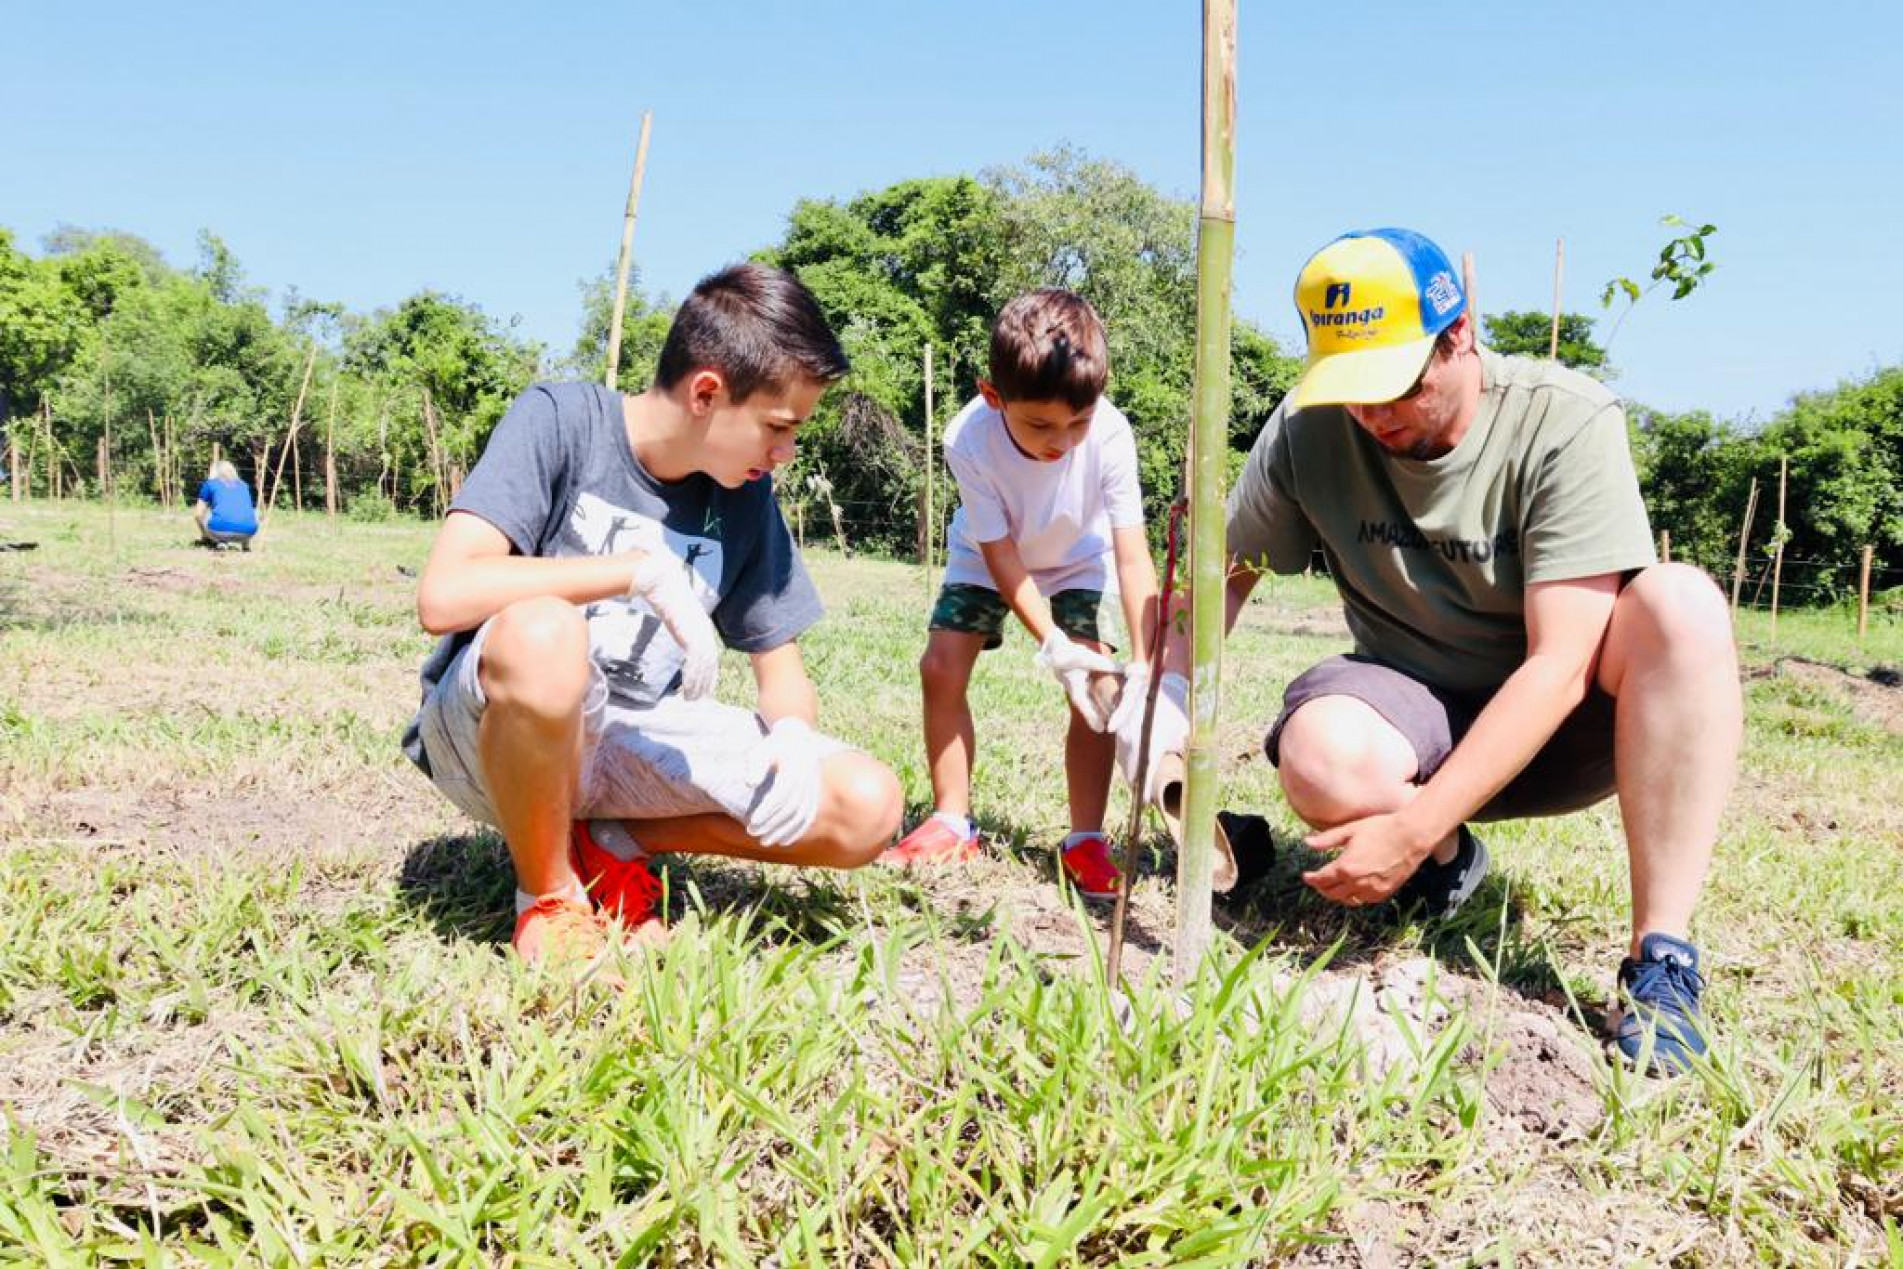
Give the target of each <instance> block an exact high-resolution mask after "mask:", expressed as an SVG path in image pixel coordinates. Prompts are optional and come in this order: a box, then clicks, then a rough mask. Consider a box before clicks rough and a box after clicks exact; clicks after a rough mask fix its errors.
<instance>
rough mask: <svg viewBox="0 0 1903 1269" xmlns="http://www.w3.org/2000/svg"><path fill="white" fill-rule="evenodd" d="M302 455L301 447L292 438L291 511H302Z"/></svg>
mask: <svg viewBox="0 0 1903 1269" xmlns="http://www.w3.org/2000/svg"><path fill="white" fill-rule="evenodd" d="M303 454H304V450H303V447H302V446H300V445H299V444H298V443H297V439H296V438H295V437H293V438H292V439H291V510H293V511H302V510H303V509H304V464H303V462H302V461H301V460H302V458H303Z"/></svg>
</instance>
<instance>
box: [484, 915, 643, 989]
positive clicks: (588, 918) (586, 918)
mask: <svg viewBox="0 0 1903 1269" xmlns="http://www.w3.org/2000/svg"><path fill="white" fill-rule="evenodd" d="M510 942H511V943H513V944H514V946H515V954H516V955H517V956H520V957H521V958H522V960H523V961H524V962H525V963H527V964H530V965H539V966H542V967H544V968H547V969H554V970H560V971H563V972H572V973H575V974H577V975H579V976H584V977H587V978H590V979H592V980H593V981H595V982H598V983H601V984H602V985H603V986H609V987H622V986H626V982H625V980H623V979H622V977H621V975H619V974H617V973H615V972H614V971H613V970H612V969H608V968H605V967H604V966H603V964H602V962H603V961H605V960H606V959H607V958H608V955H609V949H610V943H609V932H608V929H607V927H606V926H605V925H604V924H603V922H602V919H601V917H599V916H598V915H596V913H595V912H594V911H593V910H592V909H591V908H589V906H588V905H587V904H585V903H577V902H576V901H575V900H573V899H565V898H563V897H562V896H561V895H558V894H545V895H543V896H542V897H541V898H540V899H537V900H536V901H535V906H534V907H532V908H530V909H529V910H528V911H526V912H524V913H522V914H521V915H520V916H518V917H516V919H515V937H514V938H513V939H511V940H510Z"/></svg>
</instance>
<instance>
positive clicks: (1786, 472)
mask: <svg viewBox="0 0 1903 1269" xmlns="http://www.w3.org/2000/svg"><path fill="white" fill-rule="evenodd" d="M1790 474H1791V460H1790V458H1789V457H1788V456H1786V457H1784V458H1780V459H1778V460H1777V547H1776V553H1775V554H1773V555H1772V556H1771V639H1772V640H1773V641H1774V642H1775V641H1776V639H1777V590H1778V586H1779V585H1780V584H1781V583H1782V582H1783V581H1784V539H1785V537H1786V535H1787V533H1788V530H1786V529H1785V527H1784V491H1785V488H1786V487H1787V486H1788V485H1789V483H1790Z"/></svg>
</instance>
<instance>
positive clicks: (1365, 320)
mask: <svg viewBox="0 0 1903 1269" xmlns="http://www.w3.org/2000/svg"><path fill="white" fill-rule="evenodd" d="M1295 308H1296V310H1297V311H1298V312H1300V313H1301V315H1302V327H1303V329H1304V330H1305V331H1307V333H1308V366H1307V368H1306V369H1305V370H1303V372H1302V379H1301V382H1300V383H1297V384H1296V385H1295V390H1294V391H1293V392H1292V393H1290V394H1289V396H1290V400H1289V408H1290V409H1291V410H1297V409H1305V408H1307V407H1308V406H1311V405H1364V404H1371V403H1374V402H1379V401H1392V400H1394V399H1395V398H1396V397H1398V396H1400V395H1401V394H1402V393H1404V392H1406V391H1407V390H1408V389H1409V388H1411V387H1413V386H1414V383H1415V381H1416V380H1417V379H1419V378H1420V376H1421V372H1422V371H1423V370H1424V369H1426V367H1427V358H1428V355H1429V354H1431V353H1432V352H1433V351H1434V337H1435V336H1437V335H1439V334H1440V333H1441V332H1442V331H1444V330H1446V329H1447V328H1448V327H1449V326H1452V325H1453V324H1454V323H1455V322H1456V321H1457V320H1459V318H1460V315H1461V314H1462V313H1464V312H1466V311H1467V297H1466V295H1464V294H1463V293H1462V292H1461V289H1460V279H1459V276H1458V275H1457V274H1456V273H1455V272H1454V267H1453V265H1452V264H1450V263H1448V260H1447V253H1446V252H1444V251H1442V250H1441V249H1440V248H1439V247H1437V246H1435V245H1434V244H1433V242H1431V241H1429V240H1428V239H1426V238H1424V237H1422V236H1421V235H1420V234H1417V233H1415V232H1413V231H1412V230H1409V229H1362V230H1356V231H1355V232H1353V233H1346V234H1343V235H1342V236H1341V237H1339V238H1337V239H1335V240H1334V241H1333V242H1331V243H1329V244H1328V245H1327V246H1326V247H1323V248H1322V249H1321V250H1320V251H1317V252H1316V253H1315V254H1314V255H1313V256H1311V257H1309V261H1308V263H1307V264H1305V265H1303V266H1302V272H1301V274H1300V276H1298V277H1297V278H1296V279H1295Z"/></svg>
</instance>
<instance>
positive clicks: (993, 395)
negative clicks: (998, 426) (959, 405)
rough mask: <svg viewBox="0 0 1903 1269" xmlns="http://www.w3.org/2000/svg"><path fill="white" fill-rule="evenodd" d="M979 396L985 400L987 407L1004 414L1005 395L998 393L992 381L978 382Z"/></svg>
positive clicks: (982, 380)
mask: <svg viewBox="0 0 1903 1269" xmlns="http://www.w3.org/2000/svg"><path fill="white" fill-rule="evenodd" d="M978 395H979V396H981V397H983V398H984V399H985V404H986V405H988V406H990V407H991V408H992V409H994V410H996V411H997V412H998V413H1000V414H1003V413H1004V394H1003V393H1001V392H999V391H998V389H997V386H996V385H995V384H993V383H992V382H991V380H989V379H980V380H978Z"/></svg>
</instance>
